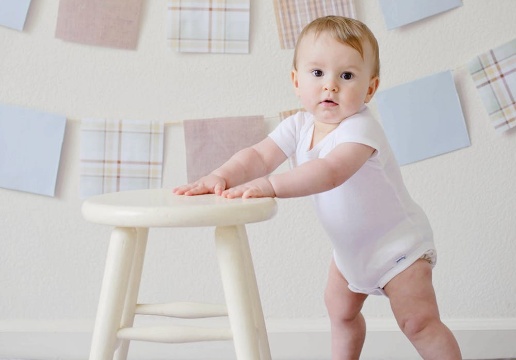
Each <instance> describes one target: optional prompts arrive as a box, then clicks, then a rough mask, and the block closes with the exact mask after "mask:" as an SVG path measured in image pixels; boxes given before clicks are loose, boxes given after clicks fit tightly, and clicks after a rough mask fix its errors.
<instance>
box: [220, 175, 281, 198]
mask: <svg viewBox="0 0 516 360" xmlns="http://www.w3.org/2000/svg"><path fill="white" fill-rule="evenodd" d="M221 196H223V197H225V198H228V199H234V198H238V197H241V198H244V199H247V198H260V197H276V193H275V192H274V188H273V187H272V184H271V183H270V181H269V180H268V179H267V178H266V177H262V178H258V179H255V180H252V181H249V182H248V183H245V184H242V185H238V186H235V187H233V188H231V189H227V190H224V191H223V192H222V194H221Z"/></svg>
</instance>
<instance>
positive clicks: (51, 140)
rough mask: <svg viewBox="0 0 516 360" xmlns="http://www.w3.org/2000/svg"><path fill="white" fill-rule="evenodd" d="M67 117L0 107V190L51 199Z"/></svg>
mask: <svg viewBox="0 0 516 360" xmlns="http://www.w3.org/2000/svg"><path fill="white" fill-rule="evenodd" d="M65 126H66V117H64V116H62V115H55V114H50V113H44V112H40V111H34V110H31V109H26V108H21V107H17V106H10V105H3V104H0V187H2V188H6V189H11V190H18V191H25V192H30V193H34V194H39V195H46V196H54V195H55V189H56V181H57V173H58V170H59V161H60V158H61V148H62V145H63V139H64V132H65Z"/></svg>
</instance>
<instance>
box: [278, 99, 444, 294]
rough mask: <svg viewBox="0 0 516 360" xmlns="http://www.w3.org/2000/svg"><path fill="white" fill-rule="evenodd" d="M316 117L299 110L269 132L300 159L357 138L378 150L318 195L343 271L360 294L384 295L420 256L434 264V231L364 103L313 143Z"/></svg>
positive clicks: (320, 213) (321, 217)
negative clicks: (410, 191)
mask: <svg viewBox="0 0 516 360" xmlns="http://www.w3.org/2000/svg"><path fill="white" fill-rule="evenodd" d="M313 129H314V122H313V116H312V115H311V114H310V113H307V112H299V113H297V114H295V115H293V116H291V117H289V118H287V119H285V120H283V121H282V122H281V123H280V125H278V127H277V128H276V129H275V130H274V131H273V132H272V133H270V134H269V137H270V138H272V140H273V141H274V142H275V143H276V144H277V145H278V146H279V147H280V148H281V150H282V151H283V152H284V153H285V155H287V156H288V157H291V156H293V155H295V161H296V163H297V164H298V165H301V164H303V163H305V162H307V161H310V160H313V159H317V158H323V157H325V156H326V155H327V154H328V153H329V152H330V151H331V150H333V149H334V148H335V147H336V146H337V145H339V144H341V143H345V142H354V143H361V144H365V145H368V146H370V147H372V148H373V149H375V152H374V153H373V155H372V156H371V157H370V158H369V159H368V160H367V162H366V163H365V164H364V165H363V166H362V167H361V168H360V169H359V170H358V171H357V172H356V173H355V174H354V175H353V176H352V177H351V178H350V179H348V180H347V181H346V182H344V183H343V184H342V185H340V186H338V187H336V188H334V189H331V190H328V191H325V192H322V193H319V194H315V195H313V199H314V202H315V208H316V212H317V215H318V217H319V220H320V221H321V223H322V225H323V227H324V229H325V230H326V232H327V233H328V235H329V236H330V238H331V241H332V243H333V247H334V258H335V263H336V265H337V267H338V269H339V270H340V271H341V273H342V274H343V276H344V277H345V278H346V280H347V281H348V283H349V288H350V289H351V290H352V291H354V292H360V293H365V294H376V295H381V294H385V293H384V291H383V288H384V286H385V285H386V284H387V283H388V282H389V281H390V280H391V279H392V278H394V277H395V276H396V275H398V274H399V273H400V272H402V271H403V270H405V269H406V268H407V267H409V266H410V265H411V264H413V263H414V262H415V261H416V260H417V259H419V258H421V257H424V258H426V259H427V260H428V261H429V262H430V263H431V264H432V265H435V261H436V251H435V247H434V243H433V236H432V229H431V227H430V224H429V222H428V219H427V217H426V215H425V213H424V212H423V210H422V209H421V208H420V207H419V206H418V205H417V204H416V203H415V202H414V201H413V200H412V198H411V197H410V195H409V193H408V191H407V189H406V188H405V185H404V183H403V179H402V177H401V172H400V169H399V166H398V163H397V162H396V159H395V158H394V154H393V152H392V150H391V147H390V145H389V143H388V141H387V138H386V136H385V133H384V131H383V128H382V127H381V125H380V124H379V123H378V122H377V120H376V119H375V118H374V117H373V116H372V114H371V112H370V110H369V109H368V108H367V107H366V106H363V108H362V109H361V110H360V112H359V113H357V114H355V115H353V116H350V117H349V118H347V119H345V120H344V121H342V123H340V125H339V126H338V127H337V128H336V129H335V130H333V131H332V132H331V133H329V134H328V135H326V137H324V138H323V139H322V140H321V141H320V142H319V143H318V144H317V145H316V146H314V148H313V149H310V144H311V142H312V134H313Z"/></svg>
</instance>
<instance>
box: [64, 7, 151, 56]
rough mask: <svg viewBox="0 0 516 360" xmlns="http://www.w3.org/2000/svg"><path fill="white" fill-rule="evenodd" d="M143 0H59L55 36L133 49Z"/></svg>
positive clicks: (89, 43) (80, 41)
mask: <svg viewBox="0 0 516 360" xmlns="http://www.w3.org/2000/svg"><path fill="white" fill-rule="evenodd" d="M141 7H142V0H87V1H85V0H61V1H60V3H59V12H58V16H57V27H56V37H57V38H59V39H63V40H66V41H72V42H77V43H81V44H87V45H99V46H107V47H113V48H120V49H131V50H134V49H136V46H137V44H138V34H139V29H140V11H141Z"/></svg>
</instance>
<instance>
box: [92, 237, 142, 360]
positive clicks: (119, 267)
mask: <svg viewBox="0 0 516 360" xmlns="http://www.w3.org/2000/svg"><path fill="white" fill-rule="evenodd" d="M135 246H136V229H134V228H115V229H114V230H113V232H112V233H111V239H110V241H109V248H108V254H107V259H106V267H105V270H104V279H103V280H102V287H101V290H100V299H99V305H98V309H97V318H96V320H95V328H94V330H93V337H92V341H91V350H90V360H111V359H113V353H114V351H115V346H116V341H117V336H116V335H117V331H118V329H119V326H120V319H121V317H122V309H123V305H124V301H125V298H126V293H127V284H128V281H129V275H130V272H131V264H132V261H133V257H134V250H135Z"/></svg>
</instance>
